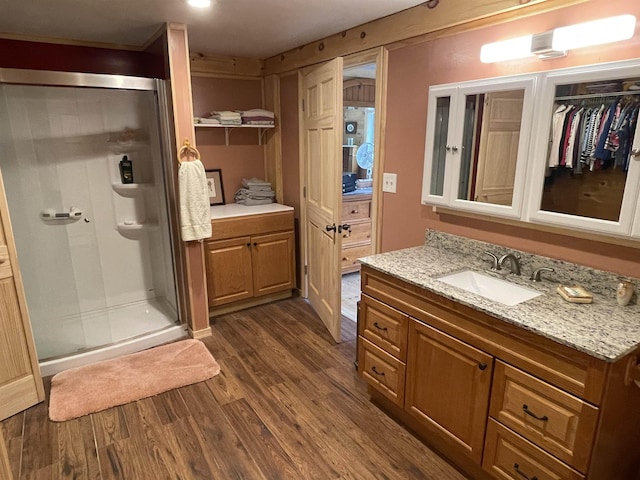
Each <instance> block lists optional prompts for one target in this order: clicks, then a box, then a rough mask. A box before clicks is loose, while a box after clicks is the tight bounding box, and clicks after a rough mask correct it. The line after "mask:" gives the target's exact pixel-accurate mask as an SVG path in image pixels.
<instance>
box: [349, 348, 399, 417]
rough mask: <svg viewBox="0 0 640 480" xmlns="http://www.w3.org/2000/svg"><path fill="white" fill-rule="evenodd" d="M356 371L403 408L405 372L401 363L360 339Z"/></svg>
mask: <svg viewBox="0 0 640 480" xmlns="http://www.w3.org/2000/svg"><path fill="white" fill-rule="evenodd" d="M358 370H359V371H360V374H361V375H362V377H363V378H364V380H365V381H366V382H367V383H368V384H369V385H371V386H372V387H373V388H375V389H376V390H378V391H379V392H380V393H382V394H383V395H384V396H385V397H387V398H388V399H389V400H391V401H392V402H393V403H395V404H396V405H398V406H400V407H402V406H403V404H404V381H405V372H406V366H405V364H404V363H403V362H401V361H400V360H398V359H397V358H395V357H393V356H391V355H389V354H388V353H387V352H385V351H384V350H382V349H381V348H378V347H376V346H375V345H374V344H373V343H371V342H369V340H367V339H366V338H363V337H360V339H359V346H358Z"/></svg>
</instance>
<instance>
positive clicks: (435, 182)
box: [423, 77, 535, 217]
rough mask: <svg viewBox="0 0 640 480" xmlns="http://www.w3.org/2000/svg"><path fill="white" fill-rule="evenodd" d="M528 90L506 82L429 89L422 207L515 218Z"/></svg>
mask: <svg viewBox="0 0 640 480" xmlns="http://www.w3.org/2000/svg"><path fill="white" fill-rule="evenodd" d="M534 85H535V81H534V79H533V78H532V77H517V78H516V77H512V78H509V79H501V80H500V81H499V82H498V81H495V80H487V81H484V82H465V83H461V84H457V85H442V86H436V87H432V88H430V90H429V110H428V112H427V139H426V148H425V171H424V178H423V203H428V204H431V203H433V204H436V205H446V206H449V207H453V208H458V209H461V210H470V211H478V212H482V213H490V214H495V215H500V216H507V217H517V216H519V215H520V212H521V206H522V198H523V188H524V175H525V172H526V160H527V150H528V148H529V132H530V130H531V122H532V115H533V105H532V95H533V87H534Z"/></svg>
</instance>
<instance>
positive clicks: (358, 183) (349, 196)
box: [341, 62, 376, 322]
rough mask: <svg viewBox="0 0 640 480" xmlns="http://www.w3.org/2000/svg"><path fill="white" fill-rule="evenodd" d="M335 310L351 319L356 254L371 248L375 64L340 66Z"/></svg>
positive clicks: (357, 282) (357, 283) (357, 284)
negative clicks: (338, 243) (339, 210)
mask: <svg viewBox="0 0 640 480" xmlns="http://www.w3.org/2000/svg"><path fill="white" fill-rule="evenodd" d="M342 102H343V120H344V129H343V133H342V140H343V141H342V216H341V222H342V224H343V227H344V224H347V225H348V226H349V227H348V228H347V229H346V230H344V231H343V234H342V252H341V253H342V262H341V274H342V281H341V302H342V306H341V314H342V316H343V318H345V319H347V320H350V321H353V322H356V321H357V303H358V301H359V300H360V264H359V263H358V258H361V257H365V256H367V255H371V254H372V253H373V243H372V237H373V235H372V231H373V230H372V205H373V196H374V191H375V189H374V188H373V175H374V151H375V147H376V138H375V132H376V128H375V127H376V63H375V62H372V63H365V64H360V65H353V66H348V67H346V68H344V70H343V95H342Z"/></svg>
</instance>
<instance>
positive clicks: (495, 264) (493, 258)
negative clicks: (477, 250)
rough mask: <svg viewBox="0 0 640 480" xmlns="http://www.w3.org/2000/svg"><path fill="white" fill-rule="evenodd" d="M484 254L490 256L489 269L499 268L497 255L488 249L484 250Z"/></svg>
mask: <svg viewBox="0 0 640 480" xmlns="http://www.w3.org/2000/svg"><path fill="white" fill-rule="evenodd" d="M484 254H485V255H489V256H490V257H491V270H500V264H499V263H498V256H497V255H496V254H494V253H491V252H489V251H486V252H484Z"/></svg>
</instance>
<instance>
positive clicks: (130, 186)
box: [111, 182, 152, 197]
mask: <svg viewBox="0 0 640 480" xmlns="http://www.w3.org/2000/svg"><path fill="white" fill-rule="evenodd" d="M111 186H112V187H113V190H114V191H115V192H117V193H119V194H120V195H122V196H123V197H135V196H136V195H138V193H140V192H142V191H144V189H148V188H151V187H152V184H150V183H121V182H113V183H112V184H111Z"/></svg>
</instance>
